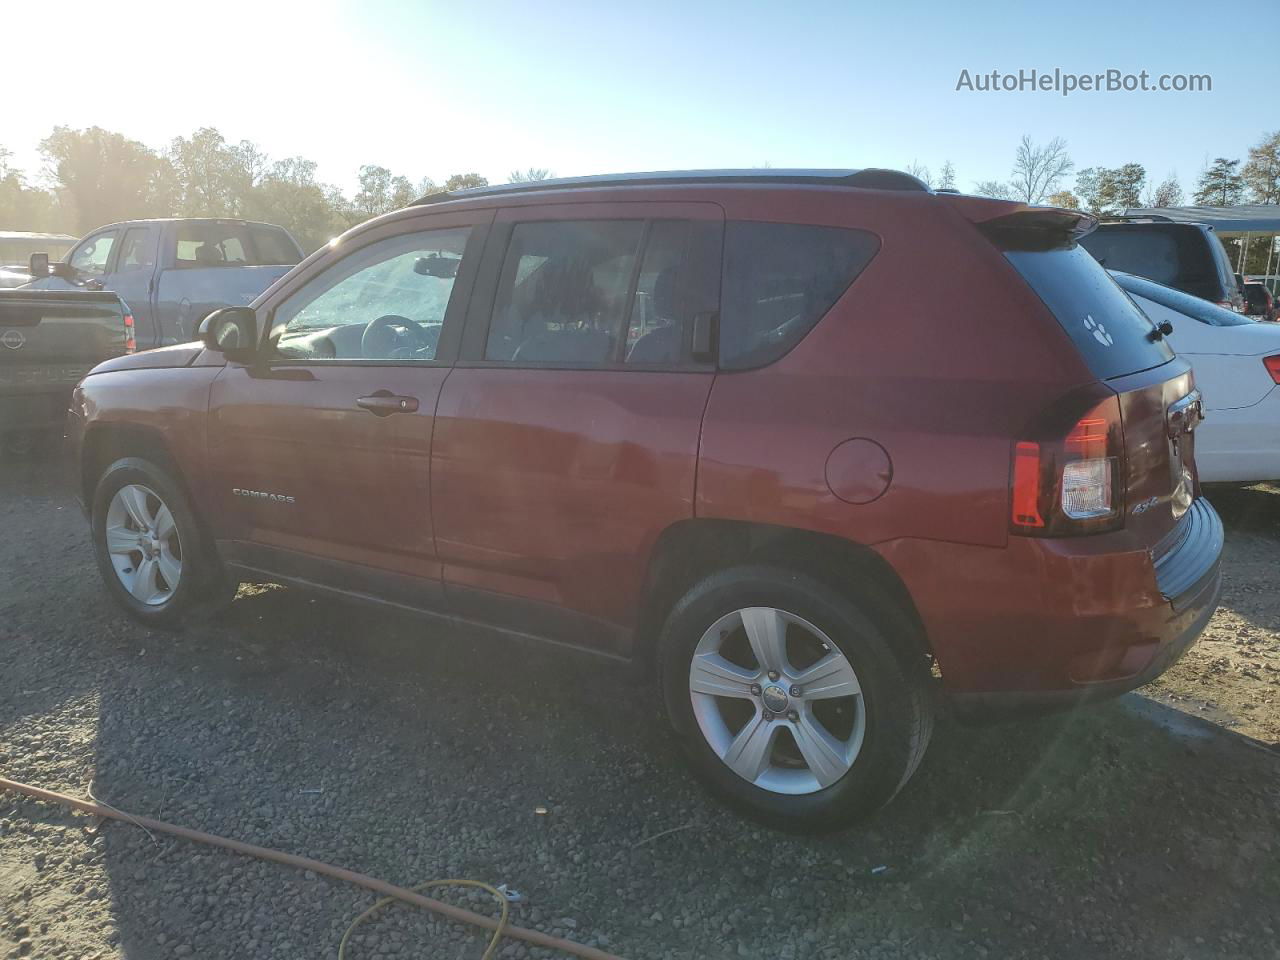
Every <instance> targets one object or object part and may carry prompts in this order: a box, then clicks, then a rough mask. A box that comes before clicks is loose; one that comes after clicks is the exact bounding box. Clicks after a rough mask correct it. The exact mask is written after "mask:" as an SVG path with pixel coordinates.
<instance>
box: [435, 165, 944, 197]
mask: <svg viewBox="0 0 1280 960" xmlns="http://www.w3.org/2000/svg"><path fill="white" fill-rule="evenodd" d="M684 183H708V184H719V183H783V184H808V185H815V186H841V187H860V188H862V189H867V190H905V191H914V192H922V193H929V192H930V191H929V187H928V185H927V184H926V183H924V182H923V181H921V180H919V179H917V178H916V177H913V176H911V174H909V173H901V172H900V171H897V170H882V169H879V168H876V167H868V168H866V169H865V170H805V169H797V170H774V169H771V168H768V167H766V168H764V169H759V170H658V171H653V172H650V173H606V174H599V175H596V176H590V177H562V178H557V179H554V180H534V181H531V182H528V183H502V184H497V185H496V186H492V187H468V188H466V189H463V190H453V191H450V192H448V193H432V194H428V195H427V196H425V197H420V198H419V199H417V200H415V201H413V203H412V204H410V206H423V205H426V204H431V203H444V202H446V201H448V200H469V199H472V198H475V197H495V196H497V197H502V196H506V195H508V194H520V193H536V192H541V191H545V190H561V189H564V188H567V187H629V186H658V185H665V184H684Z"/></svg>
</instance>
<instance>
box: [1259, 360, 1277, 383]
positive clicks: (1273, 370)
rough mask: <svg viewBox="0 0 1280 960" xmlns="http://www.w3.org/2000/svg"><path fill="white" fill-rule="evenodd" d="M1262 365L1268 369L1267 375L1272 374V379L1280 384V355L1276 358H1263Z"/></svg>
mask: <svg viewBox="0 0 1280 960" xmlns="http://www.w3.org/2000/svg"><path fill="white" fill-rule="evenodd" d="M1262 365H1263V366H1264V367H1266V368H1267V373H1269V374H1271V379H1272V380H1274V381H1275V382H1276V383H1280V353H1277V354H1276V355H1275V356H1274V357H1263V358H1262Z"/></svg>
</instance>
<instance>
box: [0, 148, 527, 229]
mask: <svg viewBox="0 0 1280 960" xmlns="http://www.w3.org/2000/svg"><path fill="white" fill-rule="evenodd" d="M40 154H41V156H42V157H43V158H44V162H45V166H44V171H43V177H42V180H43V183H41V182H37V180H36V179H34V178H32V177H31V176H29V175H28V174H27V173H26V172H25V171H23V170H19V169H17V168H16V167H15V166H13V164H12V159H13V153H12V151H10V150H8V149H6V148H5V147H4V146H3V145H0V227H3V228H4V229H13V230H36V231H43V232H59V233H70V234H74V235H76V236H79V235H81V234H83V233H85V232H87V231H89V230H92V229H93V228H94V227H97V226H101V225H102V224H104V223H111V222H113V221H116V220H137V219H143V218H147V217H234V218H238V219H245V220H263V221H266V222H268V223H278V224H280V225H281V226H283V227H285V228H286V229H288V230H289V232H290V233H292V234H293V235H294V236H295V237H297V239H298V242H299V243H300V244H302V248H303V249H304V250H305V251H307V252H310V251H312V250H314V249H316V248H317V247H319V246H321V245H322V244H324V243H326V242H327V241H328V240H329V239H330V238H331V237H334V236H337V235H338V234H340V233H342V232H343V231H344V230H346V229H347V228H349V227H352V226H354V225H355V224H357V223H360V222H361V221H363V220H367V219H368V218H370V217H374V216H377V215H378V214H380V213H386V212H387V211H388V210H396V209H398V208H400V207H403V206H405V205H406V204H408V203H410V202H412V201H413V200H415V199H417V198H418V197H421V196H424V195H426V194H430V193H440V192H443V191H446V190H457V189H461V188H463V187H477V186H485V185H487V184H488V182H489V181H488V180H486V179H485V178H484V177H482V176H480V174H478V173H457V174H453V175H451V176H449V177H447V178H446V179H445V180H443V181H442V182H440V183H436V182H435V181H434V180H432V179H431V178H430V177H419V178H418V179H416V180H414V179H410V178H409V177H407V176H405V175H403V174H396V173H393V172H392V171H391V170H389V169H388V168H387V167H383V166H379V165H377V164H366V165H365V166H362V167H361V168H360V170H359V172H358V177H357V183H358V187H357V189H356V191H355V193H354V194H352V195H351V196H347V195H346V194H345V193H344V192H343V191H342V190H341V189H339V188H338V187H336V186H334V185H333V184H330V183H323V182H321V181H320V180H318V179H317V177H316V163H315V162H314V161H312V160H308V159H306V158H305V157H296V156H295V157H284V158H283V159H273V158H271V157H269V156H267V154H265V153H264V152H263V151H262V150H261V149H259V148H258V146H257V145H256V144H254V143H252V142H250V141H248V140H241V141H239V142H238V143H232V142H230V141H228V140H227V139H226V138H225V137H224V136H223V135H222V134H221V133H220V132H219V131H218V130H216V129H214V128H213V127H202V128H201V129H199V130H196V131H195V132H194V133H192V134H191V136H189V137H174V138H173V140H171V141H170V142H169V144H168V146H166V147H165V148H163V149H160V150H154V149H152V148H151V147H148V146H147V145H145V144H143V143H140V142H139V141H137V140H131V139H129V138H128V137H125V136H123V135H122V134H119V133H114V132H112V131H110V130H103V129H102V128H101V127H90V128H88V129H87V130H73V129H71V128H69V127H55V128H54V129H53V132H52V133H50V134H49V136H47V137H45V139H44V140H42V141H40ZM549 175H550V173H549V171H547V170H546V169H543V168H530V169H527V170H518V171H513V172H512V174H511V179H512V180H541V179H545V178H546V177H548V176H549Z"/></svg>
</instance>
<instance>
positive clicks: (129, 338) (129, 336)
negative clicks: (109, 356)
mask: <svg viewBox="0 0 1280 960" xmlns="http://www.w3.org/2000/svg"><path fill="white" fill-rule="evenodd" d="M124 352H125V353H137V352H138V338H137V336H136V335H135V334H134V330H133V314H132V313H126V314H125V315H124Z"/></svg>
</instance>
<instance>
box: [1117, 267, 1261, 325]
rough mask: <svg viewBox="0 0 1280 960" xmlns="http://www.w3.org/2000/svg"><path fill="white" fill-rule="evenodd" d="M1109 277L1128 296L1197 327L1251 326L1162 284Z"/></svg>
mask: <svg viewBox="0 0 1280 960" xmlns="http://www.w3.org/2000/svg"><path fill="white" fill-rule="evenodd" d="M1111 276H1112V277H1114V278H1115V281H1116V283H1118V284H1119V285H1120V287H1121V288H1122V289H1124V290H1125V291H1127V292H1128V293H1131V294H1133V295H1134V296H1137V297H1145V298H1146V299H1148V300H1151V301H1154V302H1155V303H1158V304H1160V305H1161V306H1162V307H1168V308H1169V309H1170V310H1176V311H1177V312H1178V313H1181V314H1184V315H1186V316H1188V317H1191V318H1192V319H1194V320H1199V321H1200V322H1201V323H1207V324H1208V325H1209V326H1211V327H1242V326H1248V325H1249V324H1251V323H1253V322H1254V321H1253V320H1250V319H1249V318H1248V317H1245V316H1241V315H1240V314H1238V313H1234V312H1232V311H1231V310H1227V309H1226V308H1225V307H1220V306H1218V305H1217V304H1216V303H1210V302H1209V301H1208V300H1203V299H1201V298H1200V297H1193V296H1192V295H1191V294H1189V293H1183V292H1182V291H1181V290H1174V289H1173V288H1172V287H1166V286H1165V285H1164V284H1162V283H1156V282H1155V281H1153V280H1148V279H1146V278H1145V277H1135V276H1134V275H1133V274H1131V273H1120V272H1118V271H1114V270H1113V271H1111Z"/></svg>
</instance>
